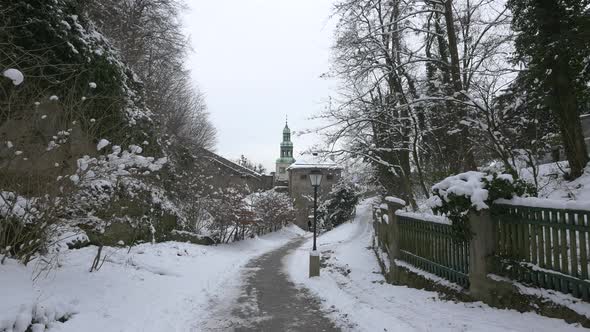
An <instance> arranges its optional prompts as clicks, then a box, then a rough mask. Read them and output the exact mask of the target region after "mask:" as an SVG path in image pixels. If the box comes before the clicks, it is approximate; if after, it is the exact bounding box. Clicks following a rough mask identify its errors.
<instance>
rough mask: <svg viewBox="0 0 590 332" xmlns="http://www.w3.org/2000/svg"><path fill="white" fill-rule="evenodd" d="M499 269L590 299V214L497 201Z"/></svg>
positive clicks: (540, 285)
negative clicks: (589, 264)
mask: <svg viewBox="0 0 590 332" xmlns="http://www.w3.org/2000/svg"><path fill="white" fill-rule="evenodd" d="M491 211H492V213H493V215H494V218H495V220H496V221H497V227H496V230H497V233H496V236H497V240H498V255H499V257H500V258H501V259H500V260H499V266H498V272H499V273H502V274H504V275H505V276H507V277H509V278H512V279H515V280H519V281H521V282H523V283H525V284H531V285H534V286H538V287H542V288H547V289H553V290H556V291H560V292H563V293H569V294H572V295H573V296H575V297H578V298H582V299H584V300H586V301H588V300H589V299H590V280H588V270H589V266H588V255H589V250H590V248H589V244H590V241H589V238H588V233H589V232H590V212H589V211H575V210H561V209H548V208H536V207H526V206H515V205H503V204H495V205H494V206H493V208H492V210H491Z"/></svg>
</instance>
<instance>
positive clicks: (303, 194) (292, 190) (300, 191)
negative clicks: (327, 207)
mask: <svg viewBox="0 0 590 332" xmlns="http://www.w3.org/2000/svg"><path fill="white" fill-rule="evenodd" d="M311 170H312V168H291V169H289V194H290V195H291V197H292V198H293V204H294V206H295V211H296V212H295V214H296V221H295V223H296V224H297V225H298V226H299V227H302V228H303V229H307V222H308V217H309V216H310V215H313V187H312V186H311V182H310V181H309V173H310V172H311ZM319 170H320V171H321V173H322V175H323V177H322V183H321V185H320V188H319V190H318V205H320V204H321V201H322V199H323V198H325V197H326V195H327V194H328V193H330V191H331V190H332V187H333V186H334V184H336V183H337V182H338V181H339V180H340V176H341V174H340V173H341V170H340V169H337V168H324V169H319Z"/></svg>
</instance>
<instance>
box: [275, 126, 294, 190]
mask: <svg viewBox="0 0 590 332" xmlns="http://www.w3.org/2000/svg"><path fill="white" fill-rule="evenodd" d="M294 162H295V159H294V158H293V142H291V129H289V125H288V124H287V122H285V128H284V129H283V141H282V142H281V156H280V158H279V159H277V162H276V171H275V186H287V182H288V181H289V175H288V174H287V168H288V167H289V166H291V164H293V163H294Z"/></svg>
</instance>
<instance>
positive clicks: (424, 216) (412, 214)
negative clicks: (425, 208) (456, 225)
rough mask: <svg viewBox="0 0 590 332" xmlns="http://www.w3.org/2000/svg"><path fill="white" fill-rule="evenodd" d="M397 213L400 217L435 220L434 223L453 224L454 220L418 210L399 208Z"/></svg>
mask: <svg viewBox="0 0 590 332" xmlns="http://www.w3.org/2000/svg"><path fill="white" fill-rule="evenodd" d="M395 215H396V216H400V217H408V218H412V219H418V220H424V221H428V222H433V223H437V224H445V225H451V224H452V222H451V220H449V218H447V217H444V216H437V215H434V214H430V213H416V212H406V211H402V210H397V211H396V212H395Z"/></svg>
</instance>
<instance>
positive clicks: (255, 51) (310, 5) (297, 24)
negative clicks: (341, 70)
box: [185, 0, 335, 171]
mask: <svg viewBox="0 0 590 332" xmlns="http://www.w3.org/2000/svg"><path fill="white" fill-rule="evenodd" d="M332 2H333V1H332V0H224V1H213V0H187V3H189V7H190V11H189V12H187V14H186V16H185V25H186V29H187V34H188V35H189V37H190V39H191V43H192V47H193V49H194V53H193V54H191V55H190V56H189V62H188V67H189V69H191V70H192V75H193V77H194V80H195V82H196V83H197V84H198V86H199V87H200V89H201V90H202V91H203V92H204V93H205V96H206V101H207V105H208V108H209V112H210V113H211V118H212V120H213V123H214V125H215V127H216V128H217V130H218V136H219V137H218V144H217V152H218V153H219V154H221V155H222V156H224V157H227V158H231V159H235V158H238V157H239V156H240V155H241V154H244V155H245V156H247V157H248V158H249V159H251V160H253V161H255V162H259V163H262V164H263V165H264V166H265V167H266V168H267V169H269V171H271V170H274V162H275V159H276V158H278V157H279V144H280V141H281V135H282V130H283V126H284V125H285V116H286V115H288V117H289V127H291V130H293V131H298V130H304V129H309V128H312V127H315V125H316V124H314V122H313V121H310V120H308V118H309V117H310V116H312V115H313V114H317V113H318V112H319V111H320V110H321V109H322V108H324V107H325V104H326V100H327V99H328V97H329V95H330V94H331V92H332V91H333V88H334V86H335V83H334V82H330V81H327V80H325V79H322V78H320V75H321V74H322V73H325V72H326V71H328V69H329V57H330V47H331V45H332V35H333V26H334V22H333V21H331V20H330V13H331V9H332ZM331 89H332V90H331ZM316 139H317V138H314V137H311V136H304V137H297V136H295V137H293V139H292V140H293V142H294V144H295V158H297V156H298V154H299V152H301V151H303V150H305V149H306V148H307V147H309V146H310V145H312V144H313V143H314V140H316Z"/></svg>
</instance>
